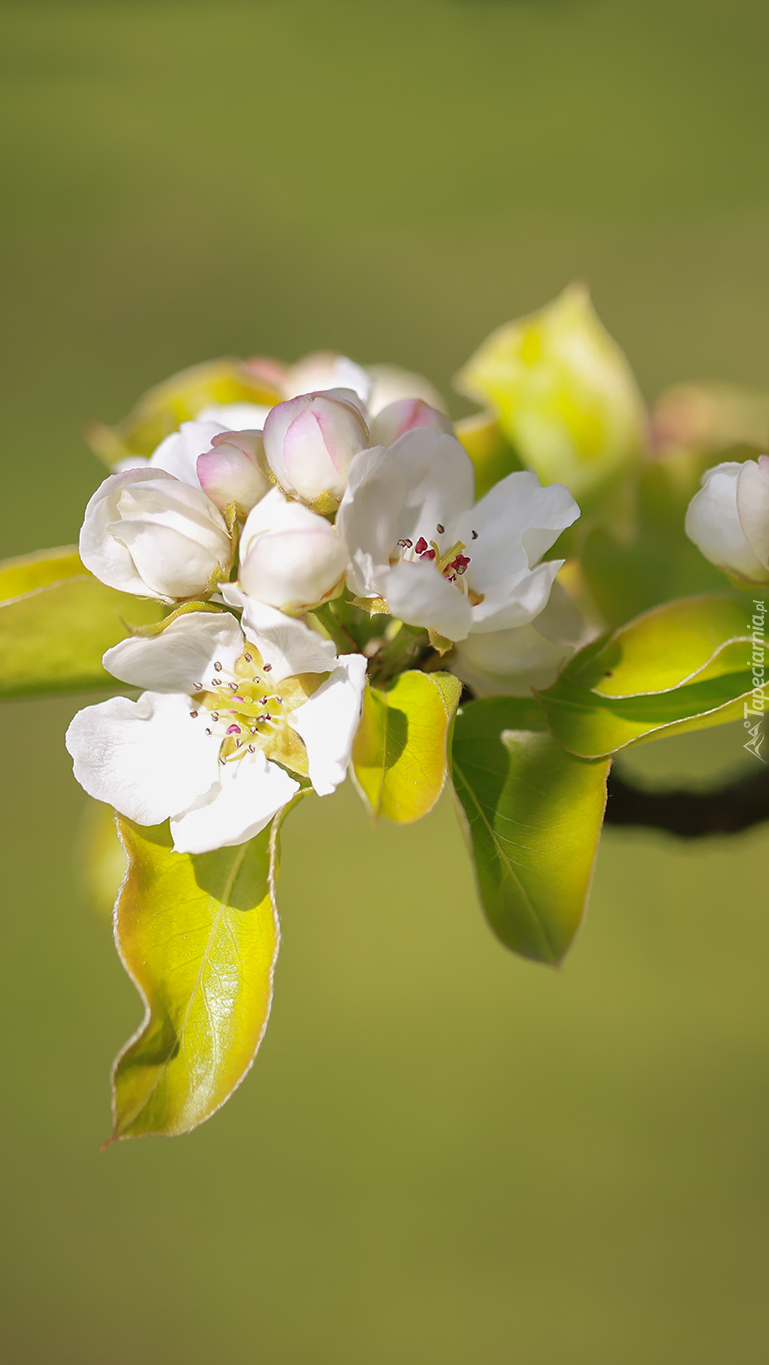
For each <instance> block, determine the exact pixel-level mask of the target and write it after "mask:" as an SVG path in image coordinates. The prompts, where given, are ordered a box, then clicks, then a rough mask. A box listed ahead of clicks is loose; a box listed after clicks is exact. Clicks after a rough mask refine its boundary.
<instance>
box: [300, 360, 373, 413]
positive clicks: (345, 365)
mask: <svg viewBox="0 0 769 1365" xmlns="http://www.w3.org/2000/svg"><path fill="white" fill-rule="evenodd" d="M337 388H343V389H352V390H353V392H354V393H355V394H356V395H357V396H358V398H360V399H362V401H363V402H364V403H366V402H367V401H368V396H369V393H370V391H371V378H370V376H369V375H368V374H367V372H366V371H365V370H364V369H362V367H361V366H360V365H356V363H355V361H354V360H350V358H349V356H346V355H337V354H336V353H335V352H334V351H314V352H313V353H312V354H311V355H306V356H304V357H303V359H302V360H298V361H297V363H296V365H291V366H290V368H289V370H288V371H287V373H286V377H285V379H284V381H283V395H284V397H285V398H296V397H297V395H298V394H300V393H318V392H321V391H324V390H328V389H337Z"/></svg>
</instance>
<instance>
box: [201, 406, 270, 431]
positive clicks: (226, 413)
mask: <svg viewBox="0 0 769 1365" xmlns="http://www.w3.org/2000/svg"><path fill="white" fill-rule="evenodd" d="M269 411H270V409H269V407H267V406H266V404H262V403H210V404H209V406H208V407H207V408H201V410H200V412H199V413H198V416H197V420H198V422H216V424H217V426H220V427H224V429H225V431H261V430H262V428H263V427H264V423H265V420H266V418H267V413H268V412H269Z"/></svg>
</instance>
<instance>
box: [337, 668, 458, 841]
mask: <svg viewBox="0 0 769 1365" xmlns="http://www.w3.org/2000/svg"><path fill="white" fill-rule="evenodd" d="M461 691H462V684H461V683H460V682H459V679H458V678H455V677H454V676H453V674H451V673H419V672H409V673H401V674H400V676H399V677H398V678H397V679H396V681H395V683H394V685H393V686H392V687H391V688H390V690H389V691H388V692H381V691H379V689H378V688H373V687H370V686H367V687H366V693H365V696H364V700H363V714H362V716H361V722H360V726H359V727H358V733H357V735H356V736H355V744H354V745H353V755H352V758H353V771H354V774H355V780H356V783H357V786H358V788H359V790H360V792H361V794H362V796H363V798H364V800H365V802H366V804H367V805H368V807H369V809H370V810H371V813H372V815H373V816H374V817H375V818H376V817H377V816H380V815H384V816H386V818H387V819H388V820H394V821H396V822H397V823H398V824H401V825H406V824H411V823H412V822H413V821H414V820H419V819H421V817H422V816H423V815H426V814H427V812H428V811H430V810H432V808H433V806H434V805H435V803H436V801H437V800H438V797H439V796H440V794H441V792H442V791H443V785H444V783H445V781H446V770H447V757H446V750H447V745H448V741H449V737H450V729H451V723H452V719H453V716H454V712H455V711H456V708H457V703H458V702H459V697H460V693H461Z"/></svg>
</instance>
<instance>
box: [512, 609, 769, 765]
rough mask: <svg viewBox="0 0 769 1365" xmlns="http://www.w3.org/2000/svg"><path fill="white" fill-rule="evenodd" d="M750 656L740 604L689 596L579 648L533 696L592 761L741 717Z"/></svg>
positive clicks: (569, 743)
mask: <svg viewBox="0 0 769 1365" xmlns="http://www.w3.org/2000/svg"><path fill="white" fill-rule="evenodd" d="M750 658H751V646H750V642H749V636H748V625H747V617H746V613H745V608H744V605H743V604H742V603H740V602H739V601H737V600H736V599H732V598H729V597H726V596H717V595H712V596H703V597H690V598H686V599H683V600H682V601H679V602H666V603H665V604H664V605H663V606H661V607H655V608H654V609H653V610H652V611H650V612H646V613H645V614H644V615H643V616H640V617H638V618H637V620H635V621H631V622H629V623H628V625H627V626H623V627H622V628H621V629H620V630H618V631H616V632H615V633H614V634H613V635H611V636H609V637H608V639H606V640H603V641H596V642H594V643H593V644H590V645H587V646H586V648H585V649H584V650H581V651H580V652H579V653H578V654H575V656H574V658H573V659H571V660H570V661H569V663H568V664H567V665H566V667H565V668H564V670H563V672H562V673H561V675H560V677H559V678H558V680H557V681H556V682H555V683H554V684H553V686H552V687H549V688H548V689H547V690H546V691H544V692H541V693H538V694H537V695H538V697H539V701H540V702H541V704H542V706H543V708H544V710H545V714H546V715H547V719H548V723H549V725H550V728H551V730H552V732H553V734H554V735H555V736H556V738H557V739H558V740H559V742H560V743H561V744H562V745H563V746H564V748H566V749H568V750H569V751H570V752H571V753H573V754H578V755H580V756H581V757H584V758H597V757H600V756H602V755H605V754H610V753H615V752H616V751H617V750H618V749H623V748H625V747H626V745H628V744H635V743H641V742H646V741H647V740H650V739H653V738H655V737H656V736H661V735H662V734H663V733H664V734H671V733H673V732H675V733H683V732H685V731H689V730H705V729H709V728H710V727H711V726H714V725H725V724H727V723H728V722H730V721H732V720H739V719H741V718H742V714H743V706H744V702H745V699H746V698H747V697H748V696H749V695H750V693H751V691H752V688H753V679H752V671H751V667H750Z"/></svg>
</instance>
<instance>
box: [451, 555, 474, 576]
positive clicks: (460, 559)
mask: <svg viewBox="0 0 769 1365" xmlns="http://www.w3.org/2000/svg"><path fill="white" fill-rule="evenodd" d="M469 563H470V556H469V555H457V557H456V559H452V561H451V564H450V565H449V568H451V569H455V570H456V572H457V573H467V566H468V564H469Z"/></svg>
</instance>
